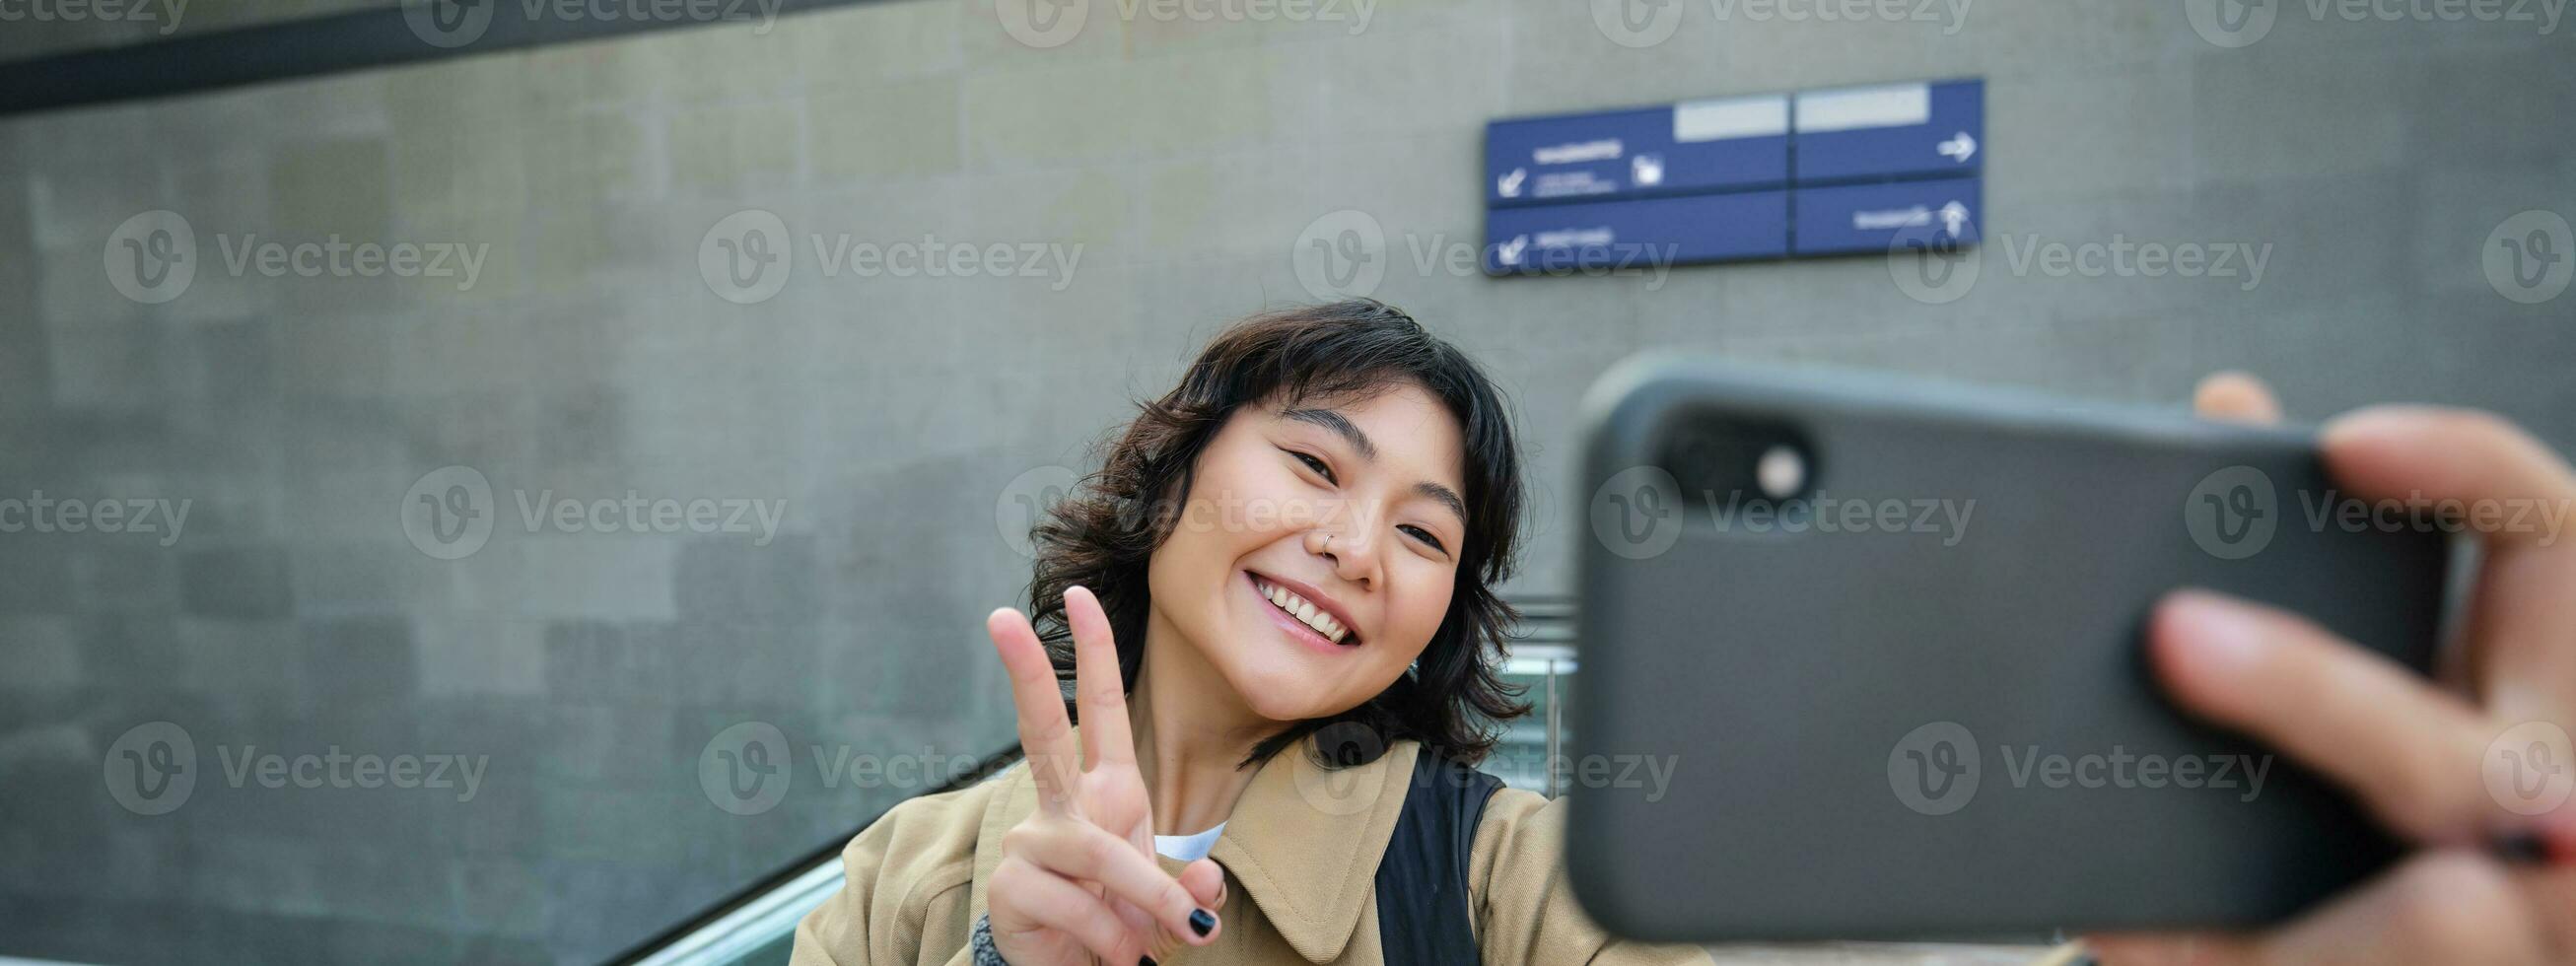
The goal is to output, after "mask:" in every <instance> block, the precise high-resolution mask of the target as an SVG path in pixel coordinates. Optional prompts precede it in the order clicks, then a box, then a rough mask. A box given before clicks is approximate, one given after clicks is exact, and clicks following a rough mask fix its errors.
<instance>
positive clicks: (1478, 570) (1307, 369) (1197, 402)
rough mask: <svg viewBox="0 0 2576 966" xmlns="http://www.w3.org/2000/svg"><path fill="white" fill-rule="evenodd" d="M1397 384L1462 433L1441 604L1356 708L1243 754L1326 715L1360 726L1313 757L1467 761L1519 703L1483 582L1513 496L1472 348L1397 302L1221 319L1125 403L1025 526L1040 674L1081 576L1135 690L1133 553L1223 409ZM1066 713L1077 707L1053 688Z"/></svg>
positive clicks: (1501, 626)
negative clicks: (1456, 532)
mask: <svg viewBox="0 0 2576 966" xmlns="http://www.w3.org/2000/svg"><path fill="white" fill-rule="evenodd" d="M1401 385H1414V386H1419V387H1420V388H1422V389H1423V390H1424V391H1426V392H1428V393H1430V394H1431V395H1432V396H1434V397H1435V398H1437V399H1439V400H1440V402H1441V403H1442V404H1444V405H1446V406H1447V407H1448V409H1449V411H1450V413H1451V414H1452V415H1454V416H1456V417H1457V420H1458V425H1459V428H1460V431H1461V435H1462V437H1463V438H1464V441H1465V444H1466V445H1465V448H1466V467H1465V472H1466V479H1465V480H1464V483H1465V492H1464V493H1463V498H1464V500H1465V502H1466V505H1467V535H1466V540H1465V545H1464V546H1463V547H1462V548H1461V549H1460V553H1459V560H1458V570H1457V586H1456V588H1455V589H1454V591H1453V592H1452V593H1451V595H1450V598H1449V611H1448V613H1447V614H1445V615H1443V616H1442V618H1441V621H1440V629H1439V630H1438V631H1437V632H1435V633H1434V634H1433V635H1432V638H1431V643H1430V644H1429V645H1428V646H1426V647H1425V648H1423V651H1422V656H1421V658H1420V660H1419V661H1418V662H1417V664H1416V666H1415V670H1414V671H1413V672H1411V673H1409V674H1407V675H1405V676H1404V677H1401V678H1398V679H1397V680H1396V682H1395V683H1394V684H1392V685H1389V686H1388V687H1387V689H1386V690H1385V691H1383V692H1381V693H1379V694H1378V695H1377V696H1375V697H1373V698H1370V699H1369V700H1367V701H1365V702H1362V703H1361V704H1360V705H1359V706H1358V707H1356V708H1352V709H1351V710H1349V711H1346V712H1343V713H1342V714H1340V715H1337V716H1334V717H1331V718H1324V719H1316V720H1310V721H1302V722H1298V723H1297V724H1295V725H1294V726H1292V727H1290V728H1288V729H1286V730H1284V731H1282V732H1281V733H1280V734H1277V735H1274V736H1272V737H1270V738H1268V739H1266V740H1264V741H1262V742H1261V743H1260V744H1259V745H1257V746H1256V747H1255V748H1254V749H1253V752H1252V754H1251V756H1250V757H1248V758H1246V759H1245V760H1244V762H1243V764H1244V765H1247V766H1249V765H1252V764H1254V763H1257V762H1260V761H1264V760H1267V759H1269V758H1270V757H1271V756H1273V755H1276V754H1278V753H1279V751H1280V750H1282V749H1284V748H1287V747H1289V746H1290V745H1291V744H1293V743H1295V742H1297V741H1299V740H1301V739H1303V738H1305V737H1306V736H1308V735H1310V734H1313V733H1315V732H1316V731H1319V730H1321V729H1323V728H1325V727H1328V726H1333V725H1338V724H1341V723H1344V722H1351V723H1355V724H1357V725H1359V726H1361V727H1364V728H1365V729H1366V731H1365V732H1361V731H1357V730H1356V729H1350V730H1351V731H1352V733H1354V734H1357V735H1360V736H1361V737H1360V738H1359V739H1358V740H1354V741H1338V740H1337V741H1334V742H1332V743H1334V744H1335V745H1336V746H1337V747H1336V748H1335V749H1333V752H1332V753H1331V754H1319V755H1318V756H1317V758H1318V761H1319V763H1321V764H1324V765H1326V766H1328V767H1339V766H1344V765H1354V764H1362V763H1365V762H1367V761H1371V760H1374V759H1375V758H1376V757H1377V756H1378V755H1380V754H1382V753H1383V752H1384V750H1385V749H1386V748H1387V747H1388V746H1389V745H1391V744H1392V743H1393V742H1395V741H1396V740H1399V739H1403V738H1412V739H1415V740H1418V741H1421V742H1422V743H1424V744H1425V745H1428V746H1430V747H1431V748H1433V749H1436V750H1437V751H1438V752H1439V753H1441V754H1445V755H1448V756H1450V757H1452V758H1455V759H1457V760H1459V761H1462V762H1465V763H1467V764H1474V763H1476V762H1478V761H1481V760H1483V758H1484V756H1485V755H1486V753H1488V752H1490V751H1491V750H1492V749H1493V746H1494V743H1495V740H1496V733H1497V731H1498V730H1499V728H1500V727H1501V725H1502V724H1503V723H1504V722H1507V721H1509V720H1511V719H1512V718H1516V717H1519V716H1521V715H1523V714H1527V713H1528V712H1529V705H1528V703H1526V702H1522V701H1519V700H1516V699H1517V698H1518V696H1519V695H1520V693H1521V689H1520V688H1519V687H1516V686H1514V685H1511V684H1509V683H1506V682H1505V681H1503V679H1502V677H1501V673H1500V667H1501V662H1502V659H1503V657H1504V642H1505V641H1506V640H1508V639H1509V637H1510V634H1511V632H1512V631H1513V630H1514V629H1515V627H1516V626H1517V624H1518V622H1519V620H1520V612H1519V611H1517V610H1515V609H1514V608H1513V607H1512V606H1511V605H1510V604H1509V603H1506V602H1505V601H1504V600H1503V599H1502V597H1501V595H1499V594H1498V593H1496V590H1495V588H1496V587H1498V586H1500V585H1501V584H1502V582H1503V581H1504V580H1506V579H1509V577H1510V576H1511V573H1512V571H1513V568H1514V567H1515V566H1516V565H1517V559H1516V558H1517V554H1518V551H1519V542H1520V517H1521V508H1522V504H1523V502H1524V499H1525V497H1524V494H1523V492H1522V482H1521V456H1520V451H1519V446H1518V444H1517V443H1516V442H1515V440H1514V438H1513V435H1512V426H1511V420H1510V417H1509V415H1508V412H1507V410H1506V408H1505V400H1504V397H1503V394H1502V392H1501V391H1500V390H1498V389H1497V388H1495V386H1494V384H1493V381H1492V380H1491V379H1489V378H1487V377H1486V375H1485V373H1484V371H1483V370H1482V369H1480V368H1478V367H1477V365H1476V364H1475V362H1474V361H1473V360H1470V359H1469V358H1467V356H1466V354H1465V353H1463V352H1460V351H1459V350H1458V348H1457V347H1456V346H1453V345H1451V344H1449V343H1448V342H1447V341H1445V340H1443V339H1441V338H1440V337H1438V336H1435V335H1433V334H1431V333H1430V332H1429V331H1427V330H1425V329H1424V328H1423V327H1422V325H1421V324H1420V323H1418V322H1415V321H1414V320H1413V317H1412V316H1409V315H1406V314H1405V313H1404V312H1403V311H1402V310H1399V309H1397V308H1395V307H1393V306H1390V305H1387V304H1385V303H1382V302H1378V301H1375V300H1371V299H1352V300H1346V301H1341V302H1333V303H1329V304H1325V305H1317V306H1306V307H1296V308H1286V309H1278V310H1273V311H1269V312H1263V313H1261V314H1258V315H1254V316H1252V317H1250V318H1247V319H1244V320H1242V321H1240V322H1237V323H1235V324H1233V325H1231V326H1228V327H1227V328H1226V329H1225V330H1224V331H1223V332H1220V333H1218V334H1217V336H1216V337H1215V338H1214V339H1211V340H1209V342H1208V344H1207V347H1206V348H1205V349H1204V350H1202V351H1201V352H1200V353H1199V356H1198V359H1197V361H1195V362H1193V363H1191V365H1190V367H1189V370H1188V371H1187V372H1186V373H1184V374H1183V375H1182V376H1181V381H1180V385H1178V386H1174V387H1173V388H1172V390H1171V391H1170V392H1167V393H1164V394H1163V396H1162V398H1160V399H1155V400H1151V401H1142V402H1138V403H1137V408H1138V410H1139V412H1138V413H1137V415H1136V418H1135V419H1134V420H1133V421H1131V422H1129V423H1128V424H1127V425H1126V427H1125V428H1124V430H1123V431H1120V432H1118V433H1117V434H1116V437H1115V441H1114V442H1112V443H1110V444H1109V445H1108V446H1107V447H1106V450H1107V451H1106V453H1105V455H1104V456H1103V458H1102V461H1101V466H1100V469H1099V471H1097V472H1095V473H1092V474H1090V475H1089V476H1086V477H1084V478H1083V479H1082V481H1081V483H1080V485H1079V486H1077V487H1076V488H1075V490H1074V491H1073V493H1072V494H1071V495H1070V496H1068V497H1066V498H1065V499H1064V500H1063V501H1061V502H1059V503H1057V504H1056V505H1055V506H1054V507H1052V508H1051V510H1050V512H1049V513H1048V514H1047V515H1046V516H1045V517H1044V518H1042V519H1041V520H1040V521H1039V522H1038V524H1037V525H1036V526H1035V527H1033V528H1032V529H1031V531H1030V536H1031V543H1032V544H1033V545H1034V546H1035V548H1036V551H1037V564H1036V569H1035V573H1034V575H1033V576H1032V577H1031V579H1030V581H1029V587H1028V594H1029V613H1030V616H1031V619H1032V621H1033V622H1034V623H1035V624H1036V626H1037V630H1038V636H1039V638H1040V639H1041V640H1043V641H1044V642H1046V645H1047V650H1048V652H1049V654H1050V655H1051V656H1052V657H1053V658H1054V661H1055V666H1056V673H1057V675H1058V676H1059V677H1061V678H1063V679H1065V680H1071V679H1072V677H1073V633H1072V628H1071V626H1070V625H1068V624H1067V623H1066V621H1065V614H1064V592H1065V589H1066V588H1068V587H1070V586H1072V585H1074V584H1081V585H1082V586H1084V587H1086V588H1089V589H1090V590H1091V592H1092V593H1093V594H1095V595H1097V596H1098V597H1099V598H1100V605H1101V608H1102V609H1103V610H1104V611H1106V612H1107V613H1108V616H1109V624H1110V627H1111V630H1112V631H1113V633H1115V634H1116V636H1117V641H1118V669H1119V673H1120V676H1121V677H1122V678H1123V679H1124V686H1125V687H1126V688H1128V689H1133V688H1134V687H1135V685H1136V675H1137V671H1138V669H1139V668H1140V667H1141V666H1142V665H1143V661H1144V646H1145V624H1146V616H1147V614H1148V612H1149V610H1150V601H1149V599H1148V597H1149V591H1148V589H1147V584H1146V569H1147V565H1148V563H1149V562H1150V561H1151V560H1152V558H1153V554H1154V550H1155V549H1156V548H1157V547H1160V546H1161V545H1162V543H1163V541H1164V540H1165V539H1166V538H1168V537H1169V536H1170V535H1171V533H1172V530H1173V528H1174V525H1175V524H1176V523H1177V522H1178V520H1179V518H1180V513H1181V511H1182V508H1183V507H1184V506H1185V505H1186V503H1187V502H1188V497H1189V488H1190V483H1191V478H1192V473H1193V470H1194V468H1195V466H1196V464H1197V461H1198V457H1199V454H1200V453H1202V452H1204V451H1205V450H1206V449H1207V446H1208V443H1209V441H1210V440H1212V439H1214V438H1215V437H1216V434H1217V431H1218V430H1219V429H1222V428H1223V427H1224V426H1225V424H1226V420H1227V419H1228V418H1230V417H1231V416H1232V415H1233V414H1234V412H1235V411H1236V410H1237V409H1241V408H1243V407H1244V406H1247V405H1251V404H1254V403H1258V402H1261V401H1263V400H1268V399H1271V398H1273V397H1274V396H1277V397H1278V398H1279V399H1281V400H1283V401H1308V400H1314V401H1327V402H1330V401H1347V400H1352V399H1358V398H1364V397H1367V396H1369V395H1373V394H1375V393H1377V392H1379V391H1382V390H1385V389H1388V388H1391V387H1395V386H1401ZM1066 713H1067V714H1074V715H1078V714H1079V710H1078V709H1077V708H1075V707H1073V706H1072V703H1071V702H1070V701H1068V702H1067V708H1066ZM1344 731H1345V729H1341V728H1336V729H1335V731H1334V734H1335V735H1339V734H1341V733H1343V732H1344Z"/></svg>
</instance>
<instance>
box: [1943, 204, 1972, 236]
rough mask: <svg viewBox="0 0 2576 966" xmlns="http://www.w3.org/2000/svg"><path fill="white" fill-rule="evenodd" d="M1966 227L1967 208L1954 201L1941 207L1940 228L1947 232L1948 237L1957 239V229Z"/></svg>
mask: <svg viewBox="0 0 2576 966" xmlns="http://www.w3.org/2000/svg"><path fill="white" fill-rule="evenodd" d="M1967 226H1968V206H1966V205H1963V204H1960V203H1958V202H1956V201H1953V202H1951V203H1949V204H1946V205H1942V206H1941V228H1942V229H1943V230H1945V231H1948V232H1949V233H1950V237H1952V238H1957V237H1959V229H1962V228H1965V227H1967Z"/></svg>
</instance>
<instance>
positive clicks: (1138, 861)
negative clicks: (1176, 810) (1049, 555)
mask: <svg viewBox="0 0 2576 966" xmlns="http://www.w3.org/2000/svg"><path fill="white" fill-rule="evenodd" d="M1064 611H1065V618H1066V620H1067V622H1069V623H1071V624H1072V625H1073V640H1074V676H1075V684H1074V690H1075V701H1076V703H1077V704H1078V705H1079V706H1080V708H1081V709H1082V732H1081V735H1082V738H1081V747H1080V749H1079V755H1078V756H1077V754H1076V751H1077V749H1076V748H1075V741H1074V729H1073V726H1072V724H1071V723H1070V722H1068V721H1067V720H1066V719H1065V713H1064V697H1063V691H1062V690H1060V688H1059V686H1058V684H1057V683H1056V676H1055V667H1054V665H1053V664H1052V663H1050V662H1049V661H1048V660H1047V655H1046V648H1045V646H1044V645H1042V644H1040V643H1039V641H1038V636H1037V631H1036V630H1035V629H1034V628H1032V627H1030V625H1029V619H1028V617H1027V616H1026V615H1023V614H1021V613H1020V612H1019V611H1017V610H1014V609H1012V608H1008V607H1004V608H1001V609H999V610H996V611H994V612H993V613H992V616H990V617H988V618H986V619H985V621H984V628H985V630H986V631H987V632H989V633H990V634H991V635H992V637H993V647H994V649H995V650H998V651H1000V652H1001V655H1002V666H1003V667H1004V668H1005V669H1007V670H1008V671H1009V672H1010V676H1011V698H1012V703H1013V704H1014V705H1015V706H1016V707H1017V709H1018V713H1019V719H1020V747H1021V748H1022V749H1023V750H1024V751H1025V752H1026V753H1027V756H1028V766H1029V771H1030V774H1031V775H1032V776H1033V777H1034V778H1035V779H1036V781H1037V791H1038V807H1037V809H1036V810H1035V811H1033V812H1030V813H1029V816H1028V817H1027V818H1026V819H1023V820H1021V822H1020V824H1018V825H1016V826H1013V827H1012V828H1011V830H1010V831H1009V832H1008V833H1006V834H1004V835H1003V836H1002V862H1001V865H1000V866H999V867H998V868H996V869H995V870H994V872H993V880H992V882H991V883H990V884H989V885H988V886H987V895H988V897H989V899H988V904H989V905H990V906H991V909H990V914H991V915H992V920H993V945H994V948H995V949H996V950H998V951H999V952H1000V953H1001V954H1002V958H1003V959H1006V960H1009V961H1010V962H1011V964H1012V966H1072V964H1088V963H1092V962H1095V961H1096V962H1099V963H1104V964H1109V966H1127V964H1130V963H1152V962H1154V961H1155V958H1156V957H1157V955H1158V954H1160V953H1162V952H1165V951H1167V950H1168V949H1169V948H1170V946H1171V944H1172V943H1173V942H1175V941H1178V942H1186V943H1189V944H1192V945H1205V944H1207V943H1209V942H1213V941H1214V940H1215V939H1216V934H1217V927H1218V924H1217V922H1216V912H1215V908H1214V907H1215V906H1216V905H1217V899H1218V897H1219V896H1220V895H1221V894H1222V891H1223V887H1224V886H1223V883H1224V878H1223V873H1222V872H1221V871H1219V870H1218V869H1217V867H1216V864H1215V863H1214V862H1211V861H1209V860H1206V859H1200V860H1199V861H1197V862H1194V863H1191V865H1190V867H1189V868H1188V869H1187V870H1186V871H1185V872H1183V873H1182V876H1181V878H1177V879H1176V878H1174V877H1172V876H1171V875H1169V874H1166V873H1165V872H1164V871H1163V869H1162V866H1161V865H1159V864H1158V863H1157V862H1156V861H1155V858H1154V815H1153V803H1152V801H1151V799H1150V798H1149V797H1148V796H1147V795H1146V792H1145V780H1144V776H1143V775H1142V774H1141V773H1139V772H1138V771H1137V770H1136V746H1135V744H1134V739H1133V738H1132V737H1131V736H1130V735H1129V732H1128V728H1127V698H1126V688H1125V683H1124V681H1123V680H1122V679H1121V678H1120V675H1119V671H1118V648H1117V644H1116V642H1115V641H1113V640H1112V639H1111V636H1110V632H1109V616H1108V615H1107V614H1106V613H1103V612H1102V611H1101V609H1100V601H1099V599H1097V598H1095V597H1093V596H1092V595H1091V591H1089V590H1086V589H1084V588H1081V587H1073V588H1069V589H1067V590H1066V591H1065V594H1064ZM1184 879H1186V880H1188V881H1189V883H1190V884H1189V885H1184V884H1183V880H1184ZM1202 927H1203V928H1202Z"/></svg>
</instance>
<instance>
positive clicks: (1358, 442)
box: [1279, 408, 1467, 525]
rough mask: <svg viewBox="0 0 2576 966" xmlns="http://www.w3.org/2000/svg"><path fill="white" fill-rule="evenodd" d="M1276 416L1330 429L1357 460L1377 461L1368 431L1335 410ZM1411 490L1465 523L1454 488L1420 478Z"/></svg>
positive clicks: (1464, 506)
mask: <svg viewBox="0 0 2576 966" xmlns="http://www.w3.org/2000/svg"><path fill="white" fill-rule="evenodd" d="M1279 415H1281V416H1284V417H1287V418H1289V419H1294V420H1297V421H1298V422H1303V423H1313V424H1315V425H1317V426H1321V427H1324V428H1325V429H1329V430H1332V431H1333V435H1336V436H1340V437H1341V438H1342V441H1343V442H1345V443H1349V444H1351V448H1352V449H1355V450H1358V451H1359V453H1360V458H1361V459H1364V460H1367V461H1369V462H1371V463H1375V462H1377V443H1376V442H1375V441H1372V440H1370V439H1369V435H1368V433H1366V432H1364V431H1362V430H1361V429H1360V428H1359V427H1358V426H1355V425H1352V423H1351V421H1350V420H1349V419H1346V418H1343V416H1342V414H1341V413H1340V412H1339V411H1336V410H1331V409H1313V408H1297V409H1282V410H1280V411H1279ZM1413 492H1415V493H1419V494H1421V495H1423V496H1427V497H1430V498H1431V499H1433V500H1437V501H1439V503H1440V505H1441V506H1445V507H1448V508H1449V512H1450V513H1453V514H1456V515H1457V517H1458V522H1459V523H1460V524H1462V525H1463V524H1465V523H1466V522H1467V501H1465V500H1462V499H1459V498H1458V491H1456V490H1452V489H1450V488H1448V487H1446V486H1443V485H1441V484H1438V483H1434V482H1432V481H1430V480H1423V481H1422V482H1419V483H1415V484H1413Z"/></svg>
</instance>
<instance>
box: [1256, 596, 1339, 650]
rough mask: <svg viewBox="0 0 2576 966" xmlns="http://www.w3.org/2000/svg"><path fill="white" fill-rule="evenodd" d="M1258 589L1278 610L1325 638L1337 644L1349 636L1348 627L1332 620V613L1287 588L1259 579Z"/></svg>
mask: <svg viewBox="0 0 2576 966" xmlns="http://www.w3.org/2000/svg"><path fill="white" fill-rule="evenodd" d="M1260 589H1261V594H1262V596H1264V597H1268V598H1270V602H1271V603H1273V604H1276V605H1278V606H1279V609H1280V610H1284V611H1287V612H1288V613H1289V614H1290V615H1292V616H1294V617H1296V618H1297V619H1298V620H1299V621H1302V622H1304V623H1305V625H1306V626H1308V627H1312V628H1314V629H1315V633H1317V634H1322V635H1324V638H1325V639H1326V640H1329V641H1332V642H1333V643H1335V644H1339V643H1341V642H1342V640H1343V639H1344V638H1346V637H1349V636H1350V633H1351V632H1350V629H1349V628H1346V627H1343V626H1342V624H1341V622H1340V621H1337V620H1334V619H1333V615H1331V614H1328V613H1325V612H1324V610H1323V609H1322V608H1319V607H1316V606H1315V605H1314V603H1313V602H1311V601H1308V600H1307V599H1305V598H1303V597H1299V596H1297V595H1296V594H1293V593H1290V592H1289V591H1288V589H1287V588H1285V587H1281V586H1278V585H1276V584H1273V583H1270V582H1269V581H1261V582H1260Z"/></svg>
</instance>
